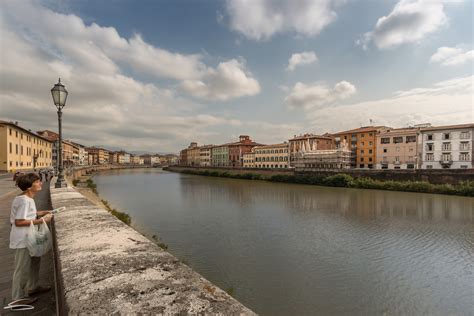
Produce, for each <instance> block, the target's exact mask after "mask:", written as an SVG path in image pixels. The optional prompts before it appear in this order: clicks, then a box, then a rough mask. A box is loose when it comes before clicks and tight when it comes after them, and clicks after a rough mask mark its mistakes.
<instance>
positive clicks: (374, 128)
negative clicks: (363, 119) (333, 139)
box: [331, 125, 390, 136]
mask: <svg viewBox="0 0 474 316" xmlns="http://www.w3.org/2000/svg"><path fill="white" fill-rule="evenodd" d="M380 129H390V127H388V126H383V125H381V126H363V127H359V128H354V129H350V130H347V131H342V132H338V133H334V134H331V135H334V136H335V135H344V134H355V133H366V132H373V131H378V130H380Z"/></svg>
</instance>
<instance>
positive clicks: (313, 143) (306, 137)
mask: <svg viewBox="0 0 474 316" xmlns="http://www.w3.org/2000/svg"><path fill="white" fill-rule="evenodd" d="M335 148H336V146H335V143H334V137H332V136H330V135H314V134H303V135H299V136H296V135H295V136H294V137H293V138H292V139H289V140H288V151H289V155H288V157H289V166H291V167H294V161H295V160H296V157H297V156H298V154H299V153H301V152H305V151H315V150H328V149H335Z"/></svg>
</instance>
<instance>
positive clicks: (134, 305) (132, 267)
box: [51, 187, 255, 315]
mask: <svg viewBox="0 0 474 316" xmlns="http://www.w3.org/2000/svg"><path fill="white" fill-rule="evenodd" d="M51 202H52V205H53V207H54V208H57V207H60V206H66V207H67V209H66V211H64V212H62V213H59V214H57V215H56V216H55V221H54V222H55V223H54V226H55V238H56V246H57V249H56V257H57V263H58V266H59V269H58V273H59V274H60V275H59V280H60V283H61V284H60V288H62V290H63V298H64V301H63V302H64V309H65V310H64V312H65V313H66V314H82V313H86V314H111V313H120V314H127V313H144V314H178V313H179V314H198V313H199V314H225V315H230V314H232V315H236V314H239V315H254V314H255V313H254V312H252V311H251V310H250V309H248V308H246V307H245V306H243V305H242V304H241V303H239V302H238V301H236V300H235V299H234V298H232V297H231V296H230V295H228V294H227V293H226V292H224V291H223V290H221V289H219V288H218V287H216V286H215V285H213V284H212V283H210V282H209V281H208V280H206V279H204V278H203V277H202V276H201V275H199V274H198V273H196V272H195V271H193V270H192V269H191V268H189V267H188V266H186V265H184V264H183V263H181V262H179V261H178V260H177V259H176V258H175V257H174V256H173V255H171V254H170V253H168V252H166V251H163V250H162V249H161V248H160V247H158V246H157V245H156V244H155V243H153V242H152V241H150V240H148V239H147V238H145V237H144V236H143V235H141V234H140V233H138V232H137V231H135V230H134V229H132V228H131V227H129V226H127V225H125V224H124V223H122V222H121V221H119V220H118V219H116V218H115V217H114V216H112V215H111V214H110V213H108V212H107V211H106V210H104V209H102V208H99V207H97V206H96V205H94V204H92V203H91V202H90V201H89V200H87V199H86V198H85V197H84V196H83V195H81V194H80V193H78V192H77V191H76V190H74V189H73V188H63V189H55V188H53V187H52V188H51Z"/></svg>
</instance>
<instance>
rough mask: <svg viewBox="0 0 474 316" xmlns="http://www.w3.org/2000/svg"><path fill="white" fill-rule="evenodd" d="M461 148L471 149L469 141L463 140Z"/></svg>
mask: <svg viewBox="0 0 474 316" xmlns="http://www.w3.org/2000/svg"><path fill="white" fill-rule="evenodd" d="M459 150H469V142H461V144H460V145H459Z"/></svg>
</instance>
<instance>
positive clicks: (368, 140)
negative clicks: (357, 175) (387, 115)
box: [332, 126, 390, 169]
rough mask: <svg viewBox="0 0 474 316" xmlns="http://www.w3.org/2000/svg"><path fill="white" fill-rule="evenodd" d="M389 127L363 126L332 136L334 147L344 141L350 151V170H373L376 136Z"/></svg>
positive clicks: (375, 154)
mask: <svg viewBox="0 0 474 316" xmlns="http://www.w3.org/2000/svg"><path fill="white" fill-rule="evenodd" d="M388 129H390V127H386V126H365V127H361V128H356V129H351V130H347V131H343V132H339V133H335V134H332V136H334V140H335V143H336V146H337V147H339V146H340V144H341V143H342V142H343V141H345V142H346V143H347V144H348V145H349V149H350V150H351V168H368V169H374V168H375V164H376V157H377V141H376V136H377V134H379V133H380V132H382V131H386V130H388Z"/></svg>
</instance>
